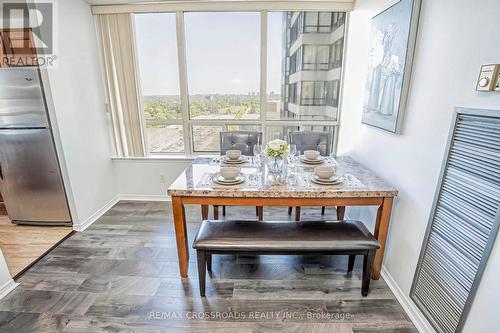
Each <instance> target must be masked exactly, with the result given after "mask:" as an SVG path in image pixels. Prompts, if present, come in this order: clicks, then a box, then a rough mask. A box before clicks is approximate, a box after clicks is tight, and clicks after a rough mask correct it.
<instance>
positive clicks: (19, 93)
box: [0, 68, 49, 128]
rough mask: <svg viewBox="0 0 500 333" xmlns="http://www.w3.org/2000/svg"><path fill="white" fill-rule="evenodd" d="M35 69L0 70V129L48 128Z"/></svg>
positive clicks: (38, 78) (38, 74)
mask: <svg viewBox="0 0 500 333" xmlns="http://www.w3.org/2000/svg"><path fill="white" fill-rule="evenodd" d="M40 82H41V81H40V73H39V70H38V69H37V68H5V69H0V128H26V127H30V128H33V127H48V126H49V123H48V120H47V112H46V107H45V100H44V97H43V89H42V86H41V84H40Z"/></svg>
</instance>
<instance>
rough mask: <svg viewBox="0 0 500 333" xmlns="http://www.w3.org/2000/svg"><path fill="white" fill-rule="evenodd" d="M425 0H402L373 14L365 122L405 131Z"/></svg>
mask: <svg viewBox="0 0 500 333" xmlns="http://www.w3.org/2000/svg"><path fill="white" fill-rule="evenodd" d="M420 6H421V0H400V1H398V2H397V3H395V4H394V5H392V6H391V7H389V8H387V9H385V10H384V11H383V12H381V13H379V14H377V15H376V16H374V17H373V18H372V24H371V33H370V51H369V52H370V61H369V66H368V73H367V78H366V84H365V100H364V104H363V112H362V120H361V122H362V123H363V124H366V125H370V126H373V127H376V128H379V129H382V130H385V131H388V132H391V133H395V134H401V131H402V123H403V119H404V113H405V109H406V102H407V99H408V91H409V86H410V77H411V69H412V65H413V56H414V51H415V43H416V38H417V29H418V20H419V14H420Z"/></svg>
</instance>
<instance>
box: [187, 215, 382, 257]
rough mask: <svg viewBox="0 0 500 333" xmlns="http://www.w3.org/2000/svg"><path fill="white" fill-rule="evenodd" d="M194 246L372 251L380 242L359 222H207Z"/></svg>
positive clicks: (198, 247)
mask: <svg viewBox="0 0 500 333" xmlns="http://www.w3.org/2000/svg"><path fill="white" fill-rule="evenodd" d="M193 247H194V248H195V249H197V250H205V251H209V250H214V251H235V252H238V251H241V252H245V251H248V252H254V251H255V252H258V251H263V252H266V251H270V252H272V251H277V252H278V251H304V252H307V251H344V250H371V249H378V248H379V247H380V244H379V242H378V241H377V240H376V239H375V238H374V237H373V235H372V234H371V233H370V232H369V231H368V230H367V229H366V227H365V226H364V224H363V223H362V222H359V221H341V222H339V221H334V222H326V221H311V222H309V221H307V222H300V223H296V222H253V221H203V223H202V225H201V228H200V230H199V231H198V235H197V236H196V239H195V241H194V243H193Z"/></svg>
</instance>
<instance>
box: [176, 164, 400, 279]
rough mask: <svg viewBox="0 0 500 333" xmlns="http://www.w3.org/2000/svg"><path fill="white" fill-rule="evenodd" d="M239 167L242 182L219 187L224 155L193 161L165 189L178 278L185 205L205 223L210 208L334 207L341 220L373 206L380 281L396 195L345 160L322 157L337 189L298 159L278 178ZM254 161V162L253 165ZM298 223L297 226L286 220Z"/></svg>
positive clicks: (184, 272)
mask: <svg viewBox="0 0 500 333" xmlns="http://www.w3.org/2000/svg"><path fill="white" fill-rule="evenodd" d="M245 158H246V161H244V163H242V164H241V165H239V168H240V170H241V177H242V178H243V180H244V181H243V182H242V183H241V184H237V185H231V186H228V185H219V184H217V177H218V176H219V172H220V169H221V167H223V166H224V158H223V157H198V158H196V159H195V160H194V161H193V163H192V164H191V165H189V166H188V167H187V168H186V169H185V170H184V171H183V172H182V174H181V175H180V176H179V177H177V179H176V180H175V181H174V182H173V183H172V185H171V186H170V187H169V188H168V190H167V194H168V195H169V196H170V197H171V200H172V211H173V222H174V228H175V237H176V245H177V254H178V259H179V270H180V276H181V277H187V276H188V262H189V244H188V237H187V235H188V232H187V229H186V228H187V227H186V214H185V208H184V206H185V205H200V207H201V211H202V219H208V211H209V209H208V208H209V206H255V207H266V206H268V207H269V206H271V207H275V206H282V207H309V206H317V207H328V206H334V207H337V220H339V221H342V220H344V217H345V216H344V215H345V207H348V206H376V207H378V210H377V214H376V218H375V227H374V231H373V234H374V236H375V238H376V239H377V240H378V241H379V243H380V249H379V250H377V254H376V257H375V262H374V266H373V267H374V268H373V272H372V277H373V279H375V280H378V279H379V278H380V272H381V268H382V262H383V258H384V250H385V244H386V239H387V233H388V229H389V223H390V221H391V211H392V206H393V201H394V198H395V197H396V196H397V195H398V191H397V190H396V189H395V188H394V187H393V186H391V185H390V184H389V183H387V182H386V181H384V180H383V179H381V178H380V177H378V176H377V175H375V174H374V173H373V172H372V171H370V170H369V169H368V168H366V167H364V166H363V165H362V164H361V163H359V162H357V161H355V160H354V159H353V158H351V157H349V156H337V157H326V158H324V161H323V162H322V164H323V165H331V166H334V167H335V169H336V174H337V175H339V176H340V177H342V182H341V183H340V184H336V185H322V184H316V183H315V182H314V181H313V178H312V177H313V176H314V168H315V165H309V164H305V163H303V161H302V160H300V159H299V158H295V159H293V160H290V161H289V163H285V164H284V166H283V168H282V171H281V172H280V173H279V174H278V175H277V174H276V173H274V172H271V171H270V170H269V168H268V166H267V163H265V160H263V161H262V160H258V159H255V158H253V157H245ZM256 160H257V161H256ZM290 223H300V222H290Z"/></svg>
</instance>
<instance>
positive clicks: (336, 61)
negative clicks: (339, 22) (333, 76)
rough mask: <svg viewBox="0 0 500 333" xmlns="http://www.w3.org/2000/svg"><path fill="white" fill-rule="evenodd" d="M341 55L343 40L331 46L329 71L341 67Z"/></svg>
mask: <svg viewBox="0 0 500 333" xmlns="http://www.w3.org/2000/svg"><path fill="white" fill-rule="evenodd" d="M343 55H344V38H341V39H339V40H338V41H336V42H335V43H334V44H332V46H331V51H330V69H333V68H339V67H342V57H343Z"/></svg>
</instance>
